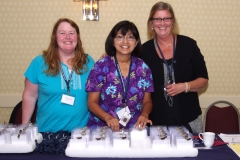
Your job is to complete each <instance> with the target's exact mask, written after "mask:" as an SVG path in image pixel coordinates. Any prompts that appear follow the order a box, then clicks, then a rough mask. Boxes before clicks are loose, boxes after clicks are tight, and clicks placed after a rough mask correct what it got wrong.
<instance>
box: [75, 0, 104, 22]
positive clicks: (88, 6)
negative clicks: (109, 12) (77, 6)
mask: <svg viewBox="0 0 240 160" xmlns="http://www.w3.org/2000/svg"><path fill="white" fill-rule="evenodd" d="M73 1H74V2H80V1H82V14H83V20H84V21H99V1H101V0H73ZM105 1H106V0H105Z"/></svg>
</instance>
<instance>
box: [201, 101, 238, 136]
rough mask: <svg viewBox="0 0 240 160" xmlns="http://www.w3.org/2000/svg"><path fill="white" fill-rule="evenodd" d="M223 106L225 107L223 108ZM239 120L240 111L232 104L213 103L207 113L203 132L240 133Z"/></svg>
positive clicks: (224, 102)
mask: <svg viewBox="0 0 240 160" xmlns="http://www.w3.org/2000/svg"><path fill="white" fill-rule="evenodd" d="M222 104H224V105H225V106H224V107H223V106H222ZM220 105H221V107H220ZM239 120H240V117H239V111H238V109H237V108H236V107H235V106H234V105H233V104H232V103H230V102H227V101H216V102H214V103H212V104H211V105H210V106H209V107H208V108H207V110H206V112H205V115H204V119H203V131H204V132H214V133H239V132H240V127H239V124H240V121H239Z"/></svg>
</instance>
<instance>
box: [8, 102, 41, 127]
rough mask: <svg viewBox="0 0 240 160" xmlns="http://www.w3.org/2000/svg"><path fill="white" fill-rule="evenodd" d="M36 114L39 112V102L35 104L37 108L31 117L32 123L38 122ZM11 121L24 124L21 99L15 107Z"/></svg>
mask: <svg viewBox="0 0 240 160" xmlns="http://www.w3.org/2000/svg"><path fill="white" fill-rule="evenodd" d="M36 114H37V102H36V105H35V109H34V111H33V115H32V117H31V123H35V122H36ZM9 123H12V124H22V101H20V102H19V103H18V104H17V105H16V106H15V107H14V109H13V111H12V113H11V116H10V120H9Z"/></svg>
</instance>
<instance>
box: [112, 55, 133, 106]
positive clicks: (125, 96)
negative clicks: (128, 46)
mask: <svg viewBox="0 0 240 160" xmlns="http://www.w3.org/2000/svg"><path fill="white" fill-rule="evenodd" d="M114 60H115V64H116V68H117V72H118V75H119V78H120V82H121V85H122V88H123V92H124V96H123V99H122V103H123V104H124V105H125V103H126V98H127V91H128V86H129V81H130V72H131V67H132V57H131V62H130V66H129V71H128V78H127V84H126V88H125V86H124V83H123V79H122V76H121V75H122V74H120V72H121V70H120V67H119V64H118V61H117V58H116V56H114Z"/></svg>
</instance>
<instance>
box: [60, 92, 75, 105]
mask: <svg viewBox="0 0 240 160" xmlns="http://www.w3.org/2000/svg"><path fill="white" fill-rule="evenodd" d="M74 101H75V97H73V96H68V95H66V94H63V95H62V99H61V103H64V104H68V105H71V106H72V105H73V104H74Z"/></svg>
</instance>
